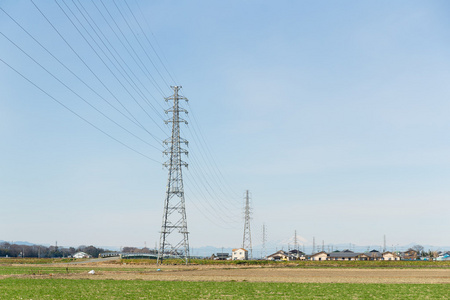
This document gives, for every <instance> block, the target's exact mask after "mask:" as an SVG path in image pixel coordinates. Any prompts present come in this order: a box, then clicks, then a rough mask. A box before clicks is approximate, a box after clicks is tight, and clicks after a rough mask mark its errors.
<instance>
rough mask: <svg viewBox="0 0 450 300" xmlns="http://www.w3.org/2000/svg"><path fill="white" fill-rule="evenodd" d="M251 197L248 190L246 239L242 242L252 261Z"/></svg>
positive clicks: (245, 209)
mask: <svg viewBox="0 0 450 300" xmlns="http://www.w3.org/2000/svg"><path fill="white" fill-rule="evenodd" d="M250 215H251V210H250V195H249V192H248V190H247V191H245V207H244V219H245V222H244V238H243V240H242V248H244V249H246V250H248V251H249V252H250V256H249V257H250V259H253V253H252V234H251V231H250Z"/></svg>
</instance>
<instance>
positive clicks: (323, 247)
mask: <svg viewBox="0 0 450 300" xmlns="http://www.w3.org/2000/svg"><path fill="white" fill-rule="evenodd" d="M324 250H325V241H324V240H322V252H323V251H324Z"/></svg>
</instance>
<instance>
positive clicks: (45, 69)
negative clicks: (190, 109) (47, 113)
mask: <svg viewBox="0 0 450 300" xmlns="http://www.w3.org/2000/svg"><path fill="white" fill-rule="evenodd" d="M0 34H1V35H2V36H3V37H4V38H6V39H7V40H8V41H9V42H10V43H11V44H13V45H14V46H15V47H16V48H17V49H19V50H20V51H21V52H22V53H24V54H25V55H26V56H27V57H28V58H29V59H31V60H32V61H33V62H34V63H35V64H37V65H38V66H39V67H41V68H42V69H43V70H44V71H45V72H47V74H49V75H50V76H51V77H53V78H54V79H55V80H56V81H58V82H59V83H61V84H62V85H63V86H64V87H65V88H67V89H68V90H69V91H70V92H72V93H73V94H74V95H75V96H77V97H78V98H80V99H81V100H82V101H83V102H85V103H86V104H87V105H89V106H90V107H92V108H93V109H94V110H95V111H97V112H98V113H99V114H101V115H102V116H104V117H105V118H107V119H108V120H109V121H111V122H113V123H114V124H116V125H117V126H118V127H120V128H121V129H123V130H125V131H126V132H128V133H129V134H131V135H132V136H134V137H135V138H137V139H139V140H140V141H142V142H144V143H146V144H147V145H149V146H150V147H152V148H155V149H157V150H159V148H157V147H155V146H153V145H152V144H150V143H148V142H147V141H145V140H143V139H142V138H140V137H139V136H137V135H135V134H134V133H132V132H131V131H129V130H128V129H126V128H125V127H123V126H122V125H120V124H119V123H117V122H116V121H114V120H113V119H111V118H110V117H109V116H107V115H106V114H105V113H103V112H102V111H100V110H99V109H98V108H97V107H95V106H94V105H92V104H91V103H89V102H88V101H87V100H86V99H85V98H84V97H82V96H81V95H80V94H78V93H77V92H75V91H74V90H73V89H72V88H70V87H69V86H68V85H66V84H65V83H64V82H62V81H61V80H60V79H59V78H58V77H56V76H55V75H54V74H53V73H51V72H50V71H49V70H48V69H47V68H45V67H44V66H43V65H41V64H40V63H39V62H38V61H36V60H35V59H34V58H33V57H31V56H30V55H29V54H28V53H27V52H25V51H24V50H23V49H22V48H21V47H20V46H18V45H17V44H16V43H14V42H13V41H12V40H11V39H10V38H8V37H7V36H6V35H5V34H4V33H3V32H0Z"/></svg>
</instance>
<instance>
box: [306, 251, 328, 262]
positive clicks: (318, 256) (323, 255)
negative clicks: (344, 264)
mask: <svg viewBox="0 0 450 300" xmlns="http://www.w3.org/2000/svg"><path fill="white" fill-rule="evenodd" d="M310 259H311V260H327V259H328V254H327V253H326V252H325V251H321V252H318V253H315V254H313V255H311V258H310Z"/></svg>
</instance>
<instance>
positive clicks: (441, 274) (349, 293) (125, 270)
mask: <svg viewBox="0 0 450 300" xmlns="http://www.w3.org/2000/svg"><path fill="white" fill-rule="evenodd" d="M18 262H21V263H18ZM80 262H82V263H81V264H79V263H80ZM318 263H319V264H318V267H313V266H311V265H309V266H304V265H295V264H270V265H246V264H203V265H199V264H192V265H188V266H185V265H180V264H167V265H162V266H156V265H155V264H154V263H152V262H151V261H148V260H138V261H131V260H116V261H111V260H108V261H105V262H98V261H95V262H93V261H78V262H77V261H64V262H63V261H48V263H42V262H37V261H33V262H29V263H25V261H11V263H5V261H4V260H0V299H149V298H152V299H163V298H166V299H168V298H170V299H199V298H200V299H221V298H226V299H250V298H260V299H276V298H286V299H287V298H302V299H375V298H376V299H379V298H388V299H412V298H414V299H447V298H448V295H449V294H450V268H448V266H446V265H445V264H441V265H439V264H434V265H433V266H434V267H432V268H425V267H420V268H418V267H417V266H412V267H407V266H406V265H403V266H402V268H398V267H390V268H386V267H377V268H376V267H372V268H368V267H367V266H364V267H360V268H357V267H353V268H350V267H348V266H347V265H345V264H342V266H341V264H335V265H334V267H332V266H328V267H323V266H321V265H320V262H318ZM424 266H425V265H424ZM438 266H439V267H438ZM158 269H160V271H158ZM90 270H95V274H94V275H91V274H88V272H89V271H90Z"/></svg>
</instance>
